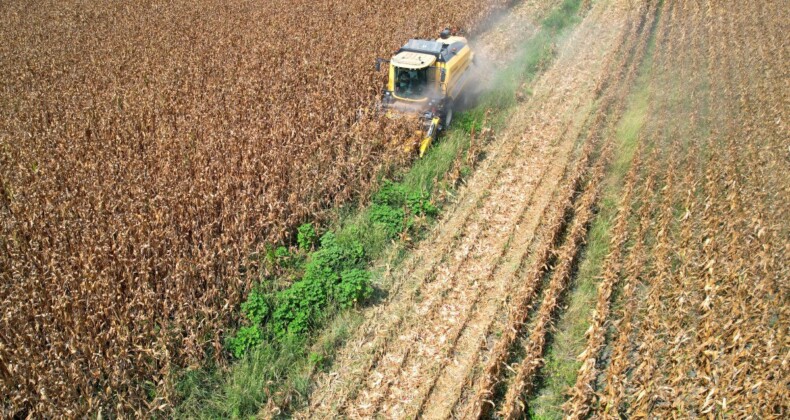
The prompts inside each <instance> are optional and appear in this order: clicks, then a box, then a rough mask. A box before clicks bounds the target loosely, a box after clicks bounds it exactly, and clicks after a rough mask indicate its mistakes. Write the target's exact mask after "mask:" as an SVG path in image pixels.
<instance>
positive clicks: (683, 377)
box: [564, 1, 790, 418]
mask: <svg viewBox="0 0 790 420" xmlns="http://www.w3.org/2000/svg"><path fill="white" fill-rule="evenodd" d="M787 19H788V12H787V11H786V10H784V9H783V8H782V7H781V5H780V4H779V3H777V2H759V3H750V4H748V6H746V7H743V8H738V9H734V8H730V7H727V6H726V5H724V4H719V3H716V2H689V3H679V2H671V1H666V2H664V3H663V9H662V12H661V18H660V22H659V27H658V31H657V41H656V46H657V47H656V57H655V59H654V63H653V68H652V74H653V80H652V83H653V88H652V89H651V99H650V101H651V103H650V110H651V111H650V112H649V117H648V120H647V122H646V125H645V131H644V136H645V139H644V141H647V142H648V143H650V144H651V145H652V147H654V148H655V149H654V152H653V153H652V154H651V159H650V160H649V161H648V162H647V164H646V165H642V168H641V171H642V177H641V178H640V180H639V181H638V182H639V183H640V185H638V186H636V187H635V188H636V190H634V191H639V193H638V194H636V195H634V197H633V198H632V199H629V198H624V202H623V203H622V205H621V211H622V209H623V207H626V206H627V207H630V206H632V205H636V206H641V210H639V213H638V217H637V218H636V220H633V221H632V223H629V224H628V226H630V227H629V229H631V231H630V233H628V232H626V233H624V234H626V235H630V236H631V237H633V238H634V243H633V245H632V246H631V247H629V248H624V249H623V250H622V252H623V253H624V254H625V255H623V256H621V255H618V254H617V253H618V252H620V251H618V250H617V249H614V250H613V252H612V254H610V256H609V258H610V259H622V261H623V264H622V265H621V266H620V267H621V272H622V276H623V282H624V286H623V292H622V295H621V296H620V297H619V301H620V307H621V310H619V311H610V310H609V308H608V303H607V302H605V301H604V300H606V299H605V298H606V297H607V296H606V295H605V294H604V295H601V296H599V299H602V300H599V302H598V306H599V308H601V309H602V310H603V312H605V313H611V314H612V315H613V319H611V320H610V321H608V322H610V323H611V325H613V326H614V328H613V329H612V336H613V338H612V340H611V343H610V344H609V345H610V347H611V351H610V355H609V356H608V357H607V358H605V357H603V356H602V355H600V354H596V353H597V352H598V350H596V349H600V348H601V346H602V345H603V338H602V334H604V331H603V328H602V324H603V323H604V322H606V321H604V320H603V317H605V314H603V315H601V316H600V317H597V318H594V323H593V329H592V331H593V333H594V334H595V335H598V336H599V337H598V338H596V337H594V336H591V337H590V341H589V342H588V348H587V351H586V353H585V356H586V357H588V358H590V357H591V358H593V359H592V361H591V362H589V360H590V359H587V360H585V363H584V364H583V365H582V369H581V370H580V372H579V376H578V379H579V380H578V381H577V384H576V387H575V388H574V389H572V392H571V399H570V400H569V402H568V404H566V406H565V407H564V408H565V410H566V413H567V414H568V415H569V416H570V417H574V418H576V417H579V416H582V415H584V414H586V413H588V412H592V414H593V416H595V417H605V418H620V417H622V416H629V417H634V418H644V417H651V418H652V417H657V418H668V417H683V418H685V417H708V418H716V417H730V416H732V417H737V418H741V417H752V416H756V417H759V418H786V417H787V415H788V411H790V402H788V398H787V384H788V378H790V368H788V366H790V365H789V364H788V360H790V359H789V358H790V339H789V338H788V336H787V331H788V327H789V326H788V319H790V317H788V310H790V307H789V306H788V305H787V298H788V291H789V290H788V282H787V281H788V278H790V273H789V272H788V268H787V265H786V264H785V263H784V262H785V261H786V260H787V251H788V247H787V238H788V224H787V220H788V212H787V206H786V203H787V202H788V192H790V185H788V178H787V177H786V168H785V167H786V163H787V158H788V156H787V145H786V139H787V138H788V130H787V127H786V124H785V123H784V121H786V120H787V118H788V110H789V109H790V106H788V105H790V104H788V98H787V92H786V89H782V88H781V86H786V83H787V76H786V72H784V71H782V70H781V69H783V68H784V67H786V65H785V64H783V63H786V61H787V60H788V56H790V50H788V43H787V34H786V31H783V29H782V28H783V24H782V22H786V21H787ZM634 164H638V162H634ZM780 168H782V169H780ZM629 200H631V201H632V204H629V203H628V201H629ZM618 226H620V224H619V223H618ZM604 267H605V269H607V270H610V269H612V268H613V265H612V264H607V265H605V266H604ZM614 275H616V273H610V272H606V271H605V272H604V273H603V276H604V277H603V278H604V281H607V280H608V279H610V278H611V276H614ZM599 312H600V311H599ZM596 369H601V370H602V371H603V374H601V375H600V377H598V378H596V373H595V372H594V371H595V370H596ZM596 379H597V380H596Z"/></svg>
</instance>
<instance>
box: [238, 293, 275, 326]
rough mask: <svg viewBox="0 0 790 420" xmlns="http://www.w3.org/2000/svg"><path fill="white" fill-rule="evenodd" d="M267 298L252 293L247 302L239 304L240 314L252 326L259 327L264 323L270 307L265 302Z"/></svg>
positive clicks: (260, 294) (261, 294) (263, 295)
mask: <svg viewBox="0 0 790 420" xmlns="http://www.w3.org/2000/svg"><path fill="white" fill-rule="evenodd" d="M267 300H268V299H267V296H266V295H265V294H263V293H260V292H258V291H252V292H251V293H250V294H249V296H247V300H246V301H244V303H242V304H241V313H242V314H244V316H245V317H247V319H249V320H250V322H252V324H253V325H260V324H262V323H263V322H264V320H265V319H266V317H267V316H269V312H270V311H271V307H270V306H269V302H268V301H267Z"/></svg>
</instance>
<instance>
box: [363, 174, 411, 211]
mask: <svg viewBox="0 0 790 420" xmlns="http://www.w3.org/2000/svg"><path fill="white" fill-rule="evenodd" d="M405 200H406V189H405V188H404V187H403V185H401V184H397V183H394V182H392V181H390V180H384V181H383V182H382V183H381V187H380V188H379V190H378V191H377V192H376V193H375V194H373V197H371V201H372V202H373V204H379V205H387V206H392V207H400V206H403V203H404V202H405Z"/></svg>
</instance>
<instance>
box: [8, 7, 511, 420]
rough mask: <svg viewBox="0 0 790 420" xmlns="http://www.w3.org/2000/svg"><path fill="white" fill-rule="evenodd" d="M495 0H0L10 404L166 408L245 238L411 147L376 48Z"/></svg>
mask: <svg viewBox="0 0 790 420" xmlns="http://www.w3.org/2000/svg"><path fill="white" fill-rule="evenodd" d="M505 3H506V2H505V1H494V2H485V3H483V4H478V2H474V1H471V0H464V1H461V2H460V3H456V4H454V5H453V7H447V5H446V4H445V3H442V2H427V3H426V2H420V3H412V4H408V5H405V6H404V5H403V4H400V3H387V2H383V3H368V2H360V1H296V2H293V1H281V0H274V1H267V2H260V1H240V0H237V1H230V2H227V1H209V0H202V1H198V2H143V3H135V4H126V3H108V2H57V3H48V2H45V3H36V4H27V3H22V2H20V3H18V4H9V3H5V4H3V5H2V6H0V21H2V22H3V25H2V26H0V40H2V42H0V85H1V86H2V91H1V92H0V107H1V108H2V115H3V117H2V119H0V304H2V306H3V317H2V319H1V320H0V368H1V369H2V375H1V378H2V380H1V381H0V393H2V395H3V396H4V398H3V407H2V410H3V413H4V414H6V415H13V414H20V415H25V414H35V415H43V416H60V415H65V416H69V417H72V416H81V415H84V414H85V413H88V412H94V413H95V412H99V411H102V412H105V413H106V412H108V411H109V412H115V413H119V414H121V413H133V414H137V415H141V414H146V413H151V412H152V411H155V410H162V409H166V408H167V407H168V405H169V404H170V403H171V402H172V395H171V389H172V384H171V383H169V382H168V381H169V378H170V375H169V374H170V372H171V371H172V370H173V369H174V368H178V367H183V366H187V365H194V364H197V363H200V362H201V360H203V359H204V358H205V357H207V355H212V354H213V356H214V357H217V358H219V357H220V355H221V347H220V343H221V340H222V335H223V326H226V325H228V324H231V323H233V322H234V317H235V316H237V315H234V314H236V313H237V311H235V310H234V308H236V307H237V306H238V304H239V302H240V299H241V297H242V295H243V294H244V293H245V291H246V290H248V289H249V285H250V283H251V282H252V280H254V275H253V274H254V273H255V266H254V261H253V260H252V259H249V256H250V255H251V254H253V253H254V252H255V251H256V247H257V246H259V245H260V244H261V243H262V242H264V241H277V240H281V239H283V238H286V237H287V236H289V233H290V232H291V231H292V229H293V228H294V227H295V226H296V225H297V224H299V223H300V222H302V221H304V220H305V219H308V218H312V217H314V216H315V215H316V214H317V213H320V212H321V210H322V209H324V208H326V206H328V205H331V204H333V203H337V202H342V201H344V200H347V199H349V198H351V197H355V196H359V195H360V194H365V193H366V192H367V190H368V188H369V186H370V180H371V179H372V177H373V175H374V174H376V173H377V171H379V170H381V169H382V168H383V167H386V166H388V165H390V164H392V163H393V162H395V161H399V160H401V159H403V157H402V156H400V153H401V152H400V150H401V147H400V145H401V143H402V140H403V139H404V138H406V137H408V133H410V132H411V130H412V129H413V127H412V126H411V125H410V124H409V123H408V122H407V121H404V120H401V121H393V120H379V119H378V118H377V117H376V116H375V115H372V113H370V112H369V111H368V110H369V109H370V105H371V104H372V100H373V99H374V98H375V96H376V95H377V93H378V91H379V89H380V87H381V85H382V82H383V80H382V78H383V75H382V74H376V73H375V72H374V70H373V68H372V67H373V66H372V62H373V59H374V58H375V57H377V56H387V55H388V54H389V53H390V52H391V51H392V50H393V49H395V48H397V47H398V46H399V44H400V43H401V42H402V41H403V40H404V38H407V37H415V36H430V35H433V34H434V33H435V32H436V31H437V30H438V29H439V28H441V27H443V26H446V25H450V26H455V27H459V28H462V29H466V30H468V31H474V30H475V27H476V25H477V24H479V23H480V22H482V21H483V19H484V18H485V17H486V16H487V15H488V14H489V13H490V12H491V11H493V10H495V9H497V8H498V7H501V6H503V5H504V4H505Z"/></svg>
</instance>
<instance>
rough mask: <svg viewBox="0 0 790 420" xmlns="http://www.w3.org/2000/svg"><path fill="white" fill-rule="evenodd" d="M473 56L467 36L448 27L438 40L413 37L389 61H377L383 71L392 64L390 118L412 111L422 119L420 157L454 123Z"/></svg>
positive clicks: (387, 92)
mask: <svg viewBox="0 0 790 420" xmlns="http://www.w3.org/2000/svg"><path fill="white" fill-rule="evenodd" d="M473 57H474V54H473V53H472V50H471V49H470V48H469V43H468V42H467V40H466V38H464V37H461V36H454V35H452V34H451V33H450V30H449V29H445V30H443V31H442V32H441V34H440V35H439V38H438V39H436V40H428V39H410V40H409V41H408V42H406V44H405V45H403V47H401V48H400V49H399V50H398V51H397V52H396V53H395V55H394V56H392V58H390V59H389V60H385V59H382V58H379V59H377V60H376V70H379V71H380V70H381V64H382V63H388V75H389V78H388V81H387V86H386V88H385V89H384V92H383V95H382V98H381V108H382V110H383V111H384V112H386V113H387V115H388V116H390V117H397V116H399V115H404V114H408V115H417V116H419V117H420V118H421V119H422V127H421V130H420V131H419V132H418V133H417V135H419V137H420V139H419V151H420V156H422V155H424V154H425V151H426V150H427V149H428V146H430V145H431V143H432V142H433V140H435V139H436V137H437V136H438V134H439V132H440V131H442V130H444V128H445V127H447V126H448V125H450V122H451V121H452V118H453V107H454V106H455V105H456V104H457V103H458V101H459V100H461V98H462V95H463V94H464V87H465V86H466V85H467V83H468V82H469V73H470V72H469V70H470V64H471V63H472V60H473ZM408 147H411V144H410V145H408Z"/></svg>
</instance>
